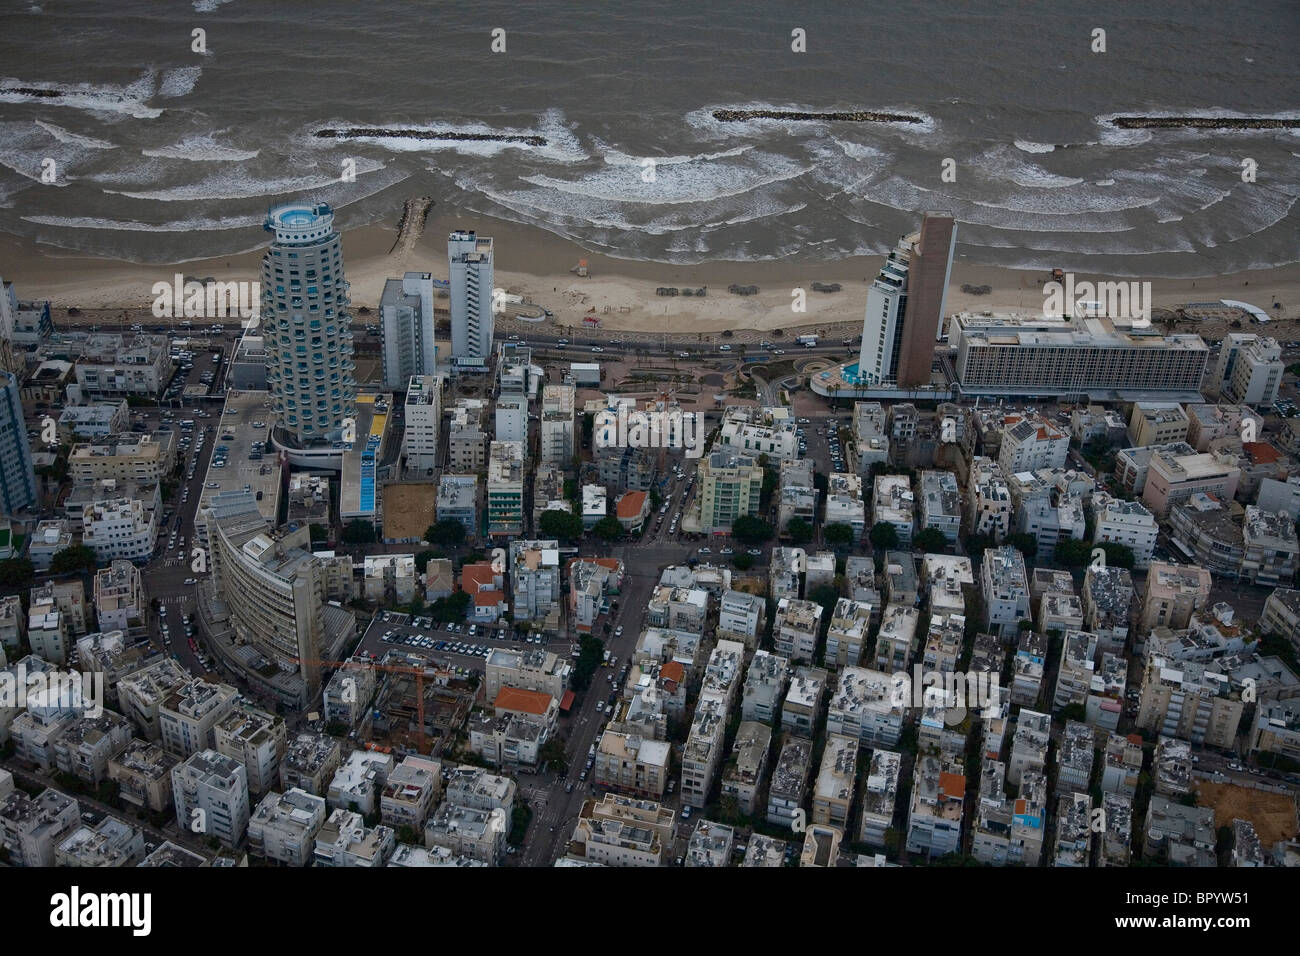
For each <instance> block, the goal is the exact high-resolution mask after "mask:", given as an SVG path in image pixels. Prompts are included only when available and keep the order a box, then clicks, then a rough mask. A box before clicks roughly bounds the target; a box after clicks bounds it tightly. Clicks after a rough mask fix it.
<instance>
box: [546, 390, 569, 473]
mask: <svg viewBox="0 0 1300 956" xmlns="http://www.w3.org/2000/svg"><path fill="white" fill-rule="evenodd" d="M574 395H575V390H574V387H573V386H572V385H547V386H545V387H544V388H543V389H542V416H541V418H542V421H541V459H542V462H543V463H544V464H551V465H561V466H568V465H569V463H570V462H571V461H572V460H573V455H574V452H575V451H576V449H577V444H576V442H575V441H574V437H573V419H574V414H573V409H574V404H575V401H574Z"/></svg>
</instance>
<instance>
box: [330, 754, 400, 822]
mask: <svg viewBox="0 0 1300 956" xmlns="http://www.w3.org/2000/svg"><path fill="white" fill-rule="evenodd" d="M395 767H396V762H395V761H394V760H393V755H392V754H385V753H379V752H378V751H372V750H354V751H352V753H350V754H348V759H347V761H346V762H345V763H343V764H342V765H341V766H340V767H339V768H338V770H337V771H335V773H334V777H333V779H332V780H330V784H329V789H328V790H327V791H326V794H325V797H326V800H327V801H328V803H329V805H330V807H331V808H335V807H342V808H343V809H344V810H352V809H355V810H356V811H357V812H358V813H360V814H362V815H364V816H370V814H372V813H374V812H375V811H376V810H378V809H379V801H380V798H381V797H382V795H383V792H384V786H385V785H386V784H387V783H388V776H389V774H391V773H392V772H393V769H394V768H395ZM354 804H355V807H354V806H353V805H354Z"/></svg>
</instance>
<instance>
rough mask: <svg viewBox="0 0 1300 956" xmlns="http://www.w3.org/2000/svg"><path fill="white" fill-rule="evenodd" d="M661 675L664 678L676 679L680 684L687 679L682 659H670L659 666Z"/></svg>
mask: <svg viewBox="0 0 1300 956" xmlns="http://www.w3.org/2000/svg"><path fill="white" fill-rule="evenodd" d="M659 676H660V677H662V678H663V679H664V680H671V681H676V682H677V683H678V684H680V683H681V682H682V681H683V680H685V679H686V668H685V667H683V666H682V662H681V661H669V662H668V663H667V664H665V665H664V666H663V667H661V668H659Z"/></svg>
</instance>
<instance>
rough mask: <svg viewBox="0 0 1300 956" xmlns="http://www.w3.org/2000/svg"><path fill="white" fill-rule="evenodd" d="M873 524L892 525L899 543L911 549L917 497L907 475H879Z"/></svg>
mask: <svg viewBox="0 0 1300 956" xmlns="http://www.w3.org/2000/svg"><path fill="white" fill-rule="evenodd" d="M871 510H872V514H871V524H872V526H873V527H874V526H875V525H878V524H887V525H891V526H892V527H893V529H894V532H895V533H896V534H897V535H898V543H899V545H901V546H903V547H910V546H911V543H912V530H913V528H914V526H915V524H916V496H915V495H914V494H912V485H911V482H910V481H909V480H908V478H907V476H906V475H877V476H876V480H875V496H874V497H873V499H872V505H871Z"/></svg>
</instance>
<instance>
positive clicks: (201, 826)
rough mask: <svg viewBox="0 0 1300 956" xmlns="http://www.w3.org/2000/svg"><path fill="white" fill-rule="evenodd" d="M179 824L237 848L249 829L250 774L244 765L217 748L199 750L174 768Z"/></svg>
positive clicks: (190, 830)
mask: <svg viewBox="0 0 1300 956" xmlns="http://www.w3.org/2000/svg"><path fill="white" fill-rule="evenodd" d="M172 796H173V799H175V801H176V825H177V826H179V827H180V828H181V830H182V831H184V832H186V833H202V834H205V835H206V836H210V837H213V838H215V839H216V840H218V841H220V842H221V843H222V844H223V845H225V846H227V847H232V848H233V847H234V846H235V845H236V844H238V843H239V842H240V841H241V840H243V838H244V834H245V833H246V832H247V831H248V818H249V805H248V777H247V775H246V773H245V771H244V765H243V763H241V762H240V761H238V760H235V759H234V758H233V757H226V756H224V755H222V754H219V753H217V752H216V751H215V750H199V751H197V752H195V753H192V754H190V756H189V758H188V759H186V760H185V762H184V763H180V764H177V765H176V766H175V767H173V768H172Z"/></svg>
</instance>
